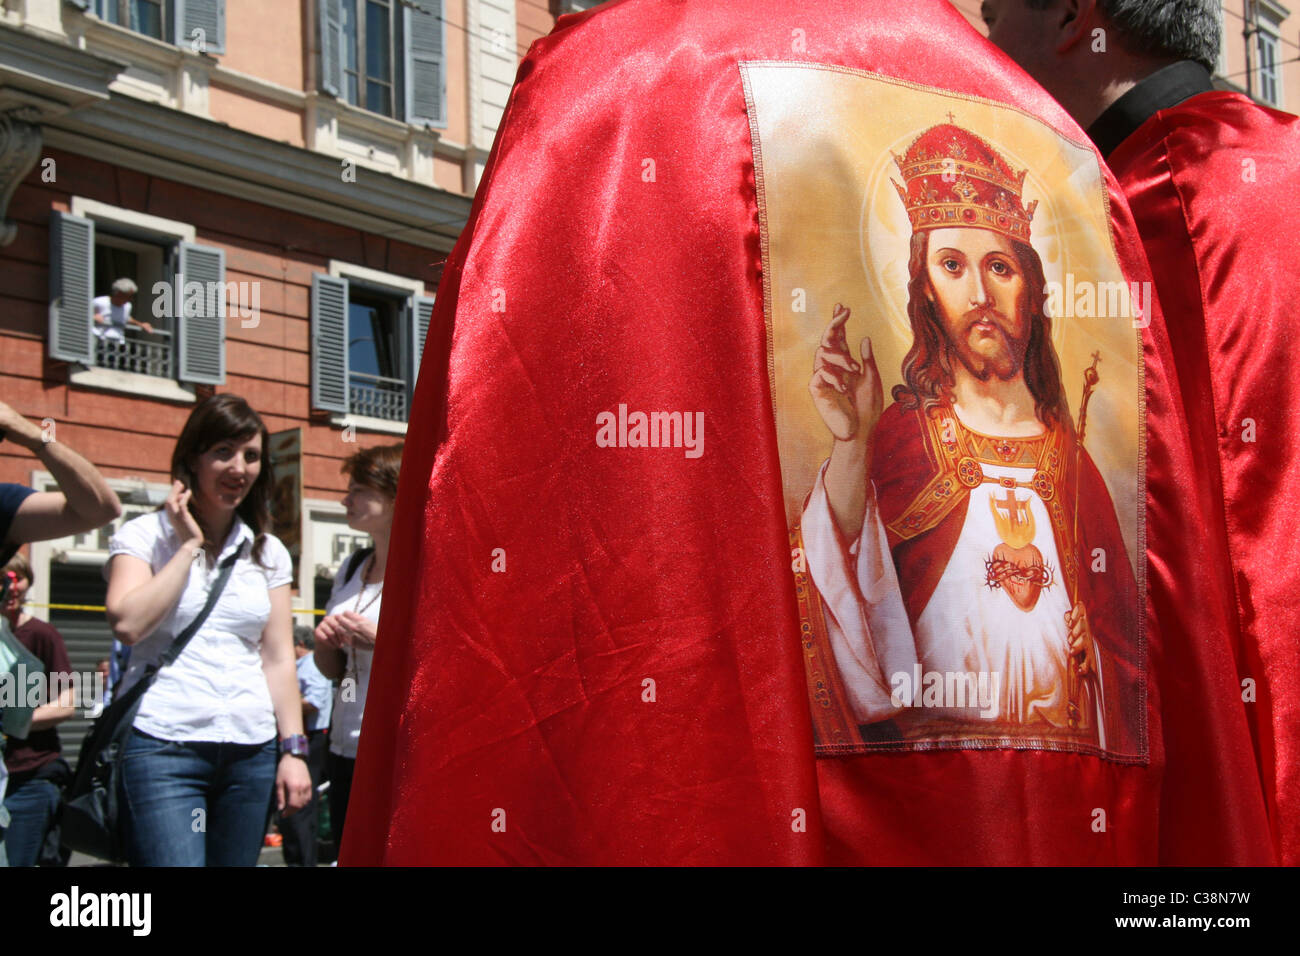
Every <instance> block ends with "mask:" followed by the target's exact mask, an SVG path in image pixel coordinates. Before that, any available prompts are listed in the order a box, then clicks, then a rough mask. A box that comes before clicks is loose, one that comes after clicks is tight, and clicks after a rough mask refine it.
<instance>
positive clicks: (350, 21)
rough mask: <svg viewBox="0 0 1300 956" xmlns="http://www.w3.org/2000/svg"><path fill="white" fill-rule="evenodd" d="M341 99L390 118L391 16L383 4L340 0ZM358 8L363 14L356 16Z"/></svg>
mask: <svg viewBox="0 0 1300 956" xmlns="http://www.w3.org/2000/svg"><path fill="white" fill-rule="evenodd" d="M342 8H343V98H344V99H345V100H347V101H348V102H349V103H351V104H353V105H354V106H361V107H364V108H365V109H368V110H370V112H372V113H382V114H383V115H384V116H392V115H393V99H394V97H393V45H394V44H393V16H392V9H391V6H390V4H389V3H388V2H387V0H342ZM358 8H361V9H362V10H363V11H364V12H363V13H362V14H361V15H360V16H358Z"/></svg>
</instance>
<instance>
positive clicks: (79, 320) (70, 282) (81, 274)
mask: <svg viewBox="0 0 1300 956" xmlns="http://www.w3.org/2000/svg"><path fill="white" fill-rule="evenodd" d="M94 273H95V224H94V223H93V222H92V221H91V220H89V219H83V218H82V217H80V216H70V215H68V214H67V213H66V212H55V213H54V215H53V217H52V218H51V220H50V358H56V359H61V360H62V361H64V362H80V363H81V364H82V365H93V364H94V363H95V350H94V333H93V332H92V331H91V329H92V328H93V326H94V320H93V319H92V318H91V311H90V310H91V299H92V298H93V296H92V294H91V282H92V279H93V276H94Z"/></svg>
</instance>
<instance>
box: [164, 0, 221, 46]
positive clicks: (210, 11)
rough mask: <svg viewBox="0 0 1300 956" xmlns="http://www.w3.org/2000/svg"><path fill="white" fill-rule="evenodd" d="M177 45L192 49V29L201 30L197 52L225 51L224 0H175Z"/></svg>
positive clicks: (174, 18) (174, 20)
mask: <svg viewBox="0 0 1300 956" xmlns="http://www.w3.org/2000/svg"><path fill="white" fill-rule="evenodd" d="M173 23H174V39H175V42H176V45H177V46H183V47H185V48H187V49H192V48H193V45H194V40H195V36H194V31H195V30H202V31H203V33H202V37H203V46H202V47H200V48H199V50H197V51H196V52H199V53H225V52H226V0H176V15H175V16H174V17H173Z"/></svg>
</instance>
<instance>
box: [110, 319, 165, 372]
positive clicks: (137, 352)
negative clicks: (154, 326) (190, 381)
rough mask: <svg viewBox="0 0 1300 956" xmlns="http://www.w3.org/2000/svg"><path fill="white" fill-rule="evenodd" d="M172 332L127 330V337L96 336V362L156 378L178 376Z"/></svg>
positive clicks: (122, 370)
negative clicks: (174, 360)
mask: <svg viewBox="0 0 1300 956" xmlns="http://www.w3.org/2000/svg"><path fill="white" fill-rule="evenodd" d="M173 353H174V349H173V348H172V342H171V333H170V332H166V331H155V332H154V333H153V334H152V335H142V334H140V333H137V332H136V331H135V330H134V329H130V330H127V332H126V338H125V339H96V340H95V366H96V367H97V368H107V369H113V370H115V371H119V372H134V373H136V374H137V375H152V376H153V377H155V378H169V379H170V378H175V377H176V374H175V371H174V368H173V362H172V355H173Z"/></svg>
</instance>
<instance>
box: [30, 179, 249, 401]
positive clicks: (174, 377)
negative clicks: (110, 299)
mask: <svg viewBox="0 0 1300 956" xmlns="http://www.w3.org/2000/svg"><path fill="white" fill-rule="evenodd" d="M69 215H71V216H74V217H77V218H80V219H85V220H89V221H90V222H91V224H92V225H94V226H99V225H100V224H102V225H103V226H104V227H105V228H106V229H107V230H108V231H109V232H110V233H112V234H113V235H115V236H122V235H123V234H125V235H126V237H128V238H133V239H135V241H138V242H142V243H147V244H156V245H158V246H161V247H162V248H163V251H164V264H163V266H164V270H163V271H164V275H163V280H164V281H166V282H168V283H169V284H170V283H174V282H175V280H176V270H178V269H179V268H181V262H182V258H181V257H182V255H183V254H185V252H186V250H189V254H190V255H193V252H194V251H196V250H197V251H200V252H210V253H213V254H216V255H217V256H219V257H220V259H221V273H222V275H221V280H222V281H223V282H224V280H225V275H224V273H225V263H224V256H225V252H224V250H222V249H221V248H220V247H215V246H205V245H203V244H202V243H200V242H198V241H197V230H196V228H195V227H194V226H193V225H192V224H190V223H187V222H180V221H178V220H175V219H165V218H163V217H162V216H154V215H150V214H149V213H142V212H137V211H135V210H133V209H126V208H123V207H120V206H113V205H110V204H109V203H104V202H99V201H98V200H94V199H87V198H86V197H84V196H73V197H71V201H70V203H69ZM97 243H98V230H96V237H95V239H94V240H93V241H92V243H91V253H90V255H91V261H90V263H89V267H90V269H91V270H92V273H93V270H94V256H95V253H94V249H95V246H96V244H97ZM55 265H56V264H55V262H54V261H53V260H52V261H51V263H50V266H51V273H53V272H54V271H55ZM93 281H94V280H93V274H92V279H91V299H92V301H93V298H94V286H93ZM137 285H139V283H138V282H137ZM137 295H138V296H143V298H144V299H145V301H147V302H151V301H152V296H153V290H152V289H145V288H143V287H141V288H140V289H139V293H137ZM226 308H227V314H228V311H229V305H228V304H227V306H226ZM142 314H143V313H142ZM147 314H148V316H149V317H152V307H150V308H148V309H147ZM133 317H136V318H139V316H136V315H135V314H134V311H133ZM182 318H183V317H182V316H179V315H173V316H172V317H171V320H170V321H171V327H170V332H171V335H170V336H169V338H170V349H171V375H170V376H168V377H162V376H157V375H150V374H147V373H144V372H134V371H127V370H123V369H114V368H106V367H104V366H101V365H97V364H94V363H93V361H92V363H91V364H89V365H85V364H82V363H81V362H75V363H73V365H72V369H71V371H70V372H69V376H68V380H69V382H70V383H71V384H73V385H76V386H80V387H84V388H97V389H104V390H108V391H115V392H123V393H125V394H130V395H137V396H139V395H147V396H149V397H152V398H159V399H163V400H165V401H173V402H184V403H193V402H194V401H195V396H196V393H197V389H196V386H197V385H200V384H205V383H206V382H207V381H208V380H207V379H206V378H205V377H204V374H205V373H202V372H199V373H195V372H194V371H193V369H191V370H190V372H189V373H188V377H186V378H182V376H183V375H187V372H186V360H185V356H184V355H183V354H182V349H183V348H185V343H184V341H183V338H184V336H185V335H193V336H195V337H196V338H197V337H198V336H199V329H198V328H196V329H189V330H187V331H185V332H183V331H182V328H181V322H182ZM144 321H149V319H148V318H146V319H144ZM51 322H53V320H51ZM199 328H201V327H199ZM222 329H223V331H222V333H221V355H220V356H219V365H220V375H219V377H220V379H221V381H222V382H224V380H225V352H226V349H227V344H226V341H225V338H224V325H223V326H222ZM92 337H93V334H92ZM91 349H92V353H91V354H92V359H93V358H94V349H95V344H94V342H92V343H91Z"/></svg>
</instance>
